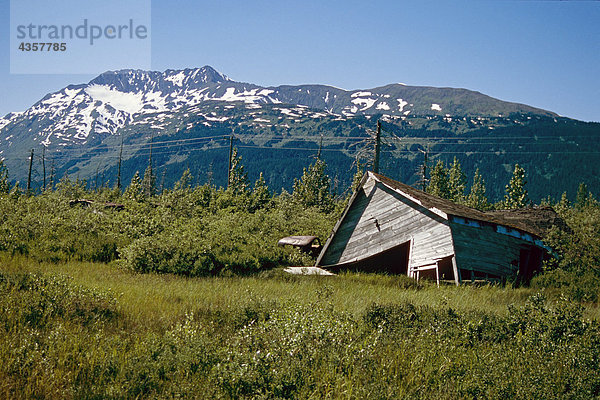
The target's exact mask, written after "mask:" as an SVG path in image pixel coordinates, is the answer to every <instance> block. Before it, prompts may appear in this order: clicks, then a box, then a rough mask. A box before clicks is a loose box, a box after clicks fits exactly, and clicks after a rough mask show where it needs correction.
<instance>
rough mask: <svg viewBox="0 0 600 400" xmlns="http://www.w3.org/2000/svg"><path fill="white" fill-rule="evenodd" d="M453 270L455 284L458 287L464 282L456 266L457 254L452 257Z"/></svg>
mask: <svg viewBox="0 0 600 400" xmlns="http://www.w3.org/2000/svg"><path fill="white" fill-rule="evenodd" d="M452 269H453V270H454V283H456V286H458V285H460V283H461V282H462V277H461V276H460V272H459V271H458V266H457V265H456V253H455V254H454V255H453V256H452Z"/></svg>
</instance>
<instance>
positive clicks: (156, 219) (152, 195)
mask: <svg viewBox="0 0 600 400" xmlns="http://www.w3.org/2000/svg"><path fill="white" fill-rule="evenodd" d="M0 171H1V173H0V251H5V252H9V253H11V254H24V255H28V256H31V257H33V258H35V259H37V260H43V261H54V262H63V261H69V260H79V261H98V262H112V261H114V262H116V263H117V264H119V265H120V266H123V267H125V268H129V269H132V270H135V271H139V272H163V273H165V272H166V273H177V274H181V275H186V276H205V275H223V274H248V273H254V272H257V271H260V270H263V269H268V268H272V267H274V266H280V265H311V264H312V263H313V260H311V259H310V258H308V256H306V255H304V254H302V253H300V252H299V251H297V250H294V249H289V248H282V247H278V246H277V242H278V240H279V239H280V238H282V237H285V236H289V235H294V234H296V235H309V234H310V235H316V236H319V237H321V238H326V237H327V236H328V235H329V232H330V231H331V228H332V226H333V224H334V222H335V220H336V219H337V216H338V215H339V212H340V210H341V209H342V207H343V201H342V200H341V199H336V198H334V197H333V196H332V195H331V191H330V185H331V182H330V179H329V177H328V176H327V175H326V174H325V163H324V162H322V161H321V160H316V161H315V162H314V163H313V164H312V165H311V166H310V167H308V168H306V169H305V170H304V174H303V175H302V176H301V177H300V178H298V179H296V180H295V183H294V190H293V192H292V193H288V192H286V191H283V192H282V193H281V194H278V195H275V194H273V193H272V192H271V190H270V189H269V188H268V187H267V185H266V183H265V180H264V178H263V177H262V175H261V176H260V177H259V179H258V180H257V181H256V182H255V183H254V185H251V184H250V183H249V182H248V179H247V175H246V173H245V171H244V167H243V165H242V160H241V157H238V156H237V154H236V152H235V151H234V154H233V157H232V167H231V171H230V177H229V185H228V187H227V188H216V187H214V186H213V185H210V184H204V185H200V186H192V183H191V182H192V181H193V176H192V174H191V172H190V171H189V170H187V171H185V172H184V173H183V175H182V176H181V178H180V179H179V181H178V182H177V183H176V184H175V186H174V187H173V188H172V189H169V190H163V191H162V192H161V193H158V192H157V190H156V178H155V176H154V174H153V171H152V168H151V167H150V166H149V167H148V168H147V169H146V171H145V173H144V174H143V176H140V175H139V174H136V176H135V177H134V179H133V180H132V181H131V183H130V184H129V186H128V187H127V188H125V190H124V191H122V190H120V189H119V188H116V187H115V188H107V187H103V188H98V189H97V190H91V189H89V188H87V187H86V183H85V182H83V181H79V180H76V181H73V180H71V179H69V177H68V176H65V177H63V179H62V180H61V181H60V182H58V183H57V184H56V185H55V187H54V188H49V189H47V190H45V191H43V192H41V193H39V194H37V195H35V196H34V195H30V194H28V193H27V192H26V191H23V190H21V189H20V188H19V186H18V185H15V186H14V187H12V188H11V187H10V185H9V184H8V182H9V181H8V173H7V170H6V168H5V167H4V165H3V164H2V163H0Z"/></svg>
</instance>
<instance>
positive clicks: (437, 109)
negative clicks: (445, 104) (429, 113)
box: [431, 103, 442, 111]
mask: <svg viewBox="0 0 600 400" xmlns="http://www.w3.org/2000/svg"><path fill="white" fill-rule="evenodd" d="M431 109H432V110H433V111H442V107H440V105H439V104H435V103H433V104H432V105H431Z"/></svg>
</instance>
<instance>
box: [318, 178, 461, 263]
mask: <svg viewBox="0 0 600 400" xmlns="http://www.w3.org/2000/svg"><path fill="white" fill-rule="evenodd" d="M410 240H412V241H413V243H412V246H411V254H409V267H415V266H420V265H425V264H428V263H431V262H433V260H434V259H438V258H442V257H446V256H449V255H452V254H453V253H454V249H453V246H452V237H451V231H450V227H449V225H448V221H447V220H446V219H444V218H443V217H441V216H439V215H437V214H435V213H434V212H432V211H430V210H428V209H427V208H425V207H422V206H420V205H419V204H418V203H416V202H414V201H412V200H410V199H408V198H406V197H404V196H402V195H400V194H399V193H397V192H395V191H394V190H392V189H390V188H388V187H387V186H385V185H383V184H381V183H379V182H377V181H375V180H370V181H368V182H366V184H365V185H364V186H363V189H361V191H360V192H359V193H358V194H357V196H356V198H355V200H354V202H353V203H352V205H351V207H350V209H348V211H347V213H346V215H345V217H344V219H343V220H342V222H341V224H340V226H339V227H338V230H337V231H336V233H335V235H334V236H333V237H332V238H331V239H330V243H329V245H328V247H327V249H326V250H325V253H324V254H323V256H322V258H321V260H320V262H319V265H322V266H328V265H335V264H345V263H349V262H355V261H360V260H363V259H365V258H367V257H371V256H374V255H376V254H378V253H381V252H382V251H385V250H388V249H391V248H392V247H395V246H398V245H400V244H403V243H406V242H408V241H410Z"/></svg>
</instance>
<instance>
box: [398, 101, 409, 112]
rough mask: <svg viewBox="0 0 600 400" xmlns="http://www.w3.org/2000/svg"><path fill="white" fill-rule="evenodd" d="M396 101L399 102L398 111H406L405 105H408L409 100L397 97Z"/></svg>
mask: <svg viewBox="0 0 600 400" xmlns="http://www.w3.org/2000/svg"><path fill="white" fill-rule="evenodd" d="M396 101H397V102H398V111H400V112H402V111H404V107H406V106H407V105H408V101H404V100H402V99H397V100H396Z"/></svg>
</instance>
